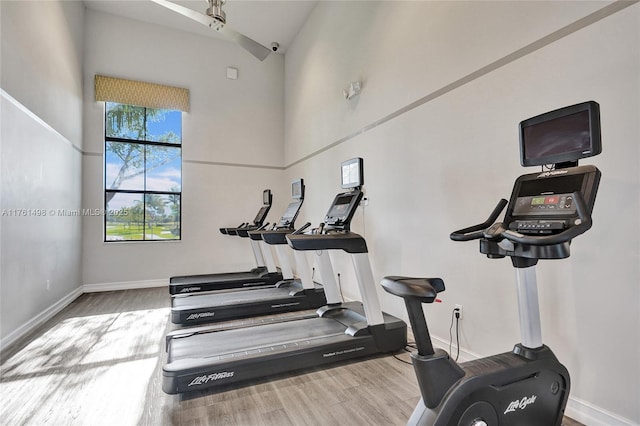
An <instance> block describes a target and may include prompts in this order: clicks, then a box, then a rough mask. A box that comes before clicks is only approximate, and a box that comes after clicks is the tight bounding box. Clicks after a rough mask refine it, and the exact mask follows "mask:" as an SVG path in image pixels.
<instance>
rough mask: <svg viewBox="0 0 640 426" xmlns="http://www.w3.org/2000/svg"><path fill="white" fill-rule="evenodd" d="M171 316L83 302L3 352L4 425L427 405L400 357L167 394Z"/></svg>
mask: <svg viewBox="0 0 640 426" xmlns="http://www.w3.org/2000/svg"><path fill="white" fill-rule="evenodd" d="M168 316H169V295H168V292H167V290H166V288H154V289H144V290H126V291H118V292H107V293H89V294H84V295H82V296H81V297H80V298H78V299H77V300H76V301H74V302H73V303H72V304H71V305H69V306H68V307H67V308H66V309H64V310H63V311H62V312H60V313H59V314H58V315H56V316H55V317H54V318H53V319H52V320H50V321H49V322H48V323H47V324H45V325H44V326H42V327H40V328H39V329H38V330H36V331H35V332H34V333H32V334H31V335H30V336H27V337H25V338H24V339H22V340H21V341H20V342H18V343H16V344H15V345H13V346H12V347H10V348H9V349H8V350H6V351H5V352H3V353H2V354H1V358H0V398H1V401H2V403H1V404H0V423H2V424H3V425H91V426H94V425H110V426H111V425H118V426H123V425H274V426H275V425H277V426H284V425H331V424H340V425H404V424H405V423H406V421H407V419H408V418H409V416H410V415H411V412H412V411H413V407H414V406H415V405H416V403H417V402H418V400H419V390H418V386H417V383H416V379H415V377H414V375H413V367H412V366H411V365H409V364H405V363H403V362H401V361H399V360H398V359H396V358H394V357H393V356H380V357H377V358H373V359H368V360H365V361H360V362H350V363H347V364H340V365H336V366H333V367H330V368H325V369H312V370H305V371H304V372H302V373H299V374H289V375H281V376H278V377H275V378H271V379H269V380H261V381H256V382H253V383H251V385H247V386H243V387H233V388H228V389H222V390H219V391H217V392H215V393H203V392H197V393H193V394H189V395H182V396H177V395H167V394H165V393H163V392H162V389H161V376H162V365H163V363H164V362H165V350H164V345H163V343H164V335H165V334H166V333H167V332H168V331H170V330H172V329H173V328H174V326H173V325H172V324H171V323H170V321H169V319H168ZM398 358H400V359H402V360H404V361H407V362H409V359H410V358H409V356H408V354H406V353H403V354H400V355H398ZM563 424H564V425H566V426H575V425H580V423H578V422H575V421H573V420H570V419H565V421H564V423H563Z"/></svg>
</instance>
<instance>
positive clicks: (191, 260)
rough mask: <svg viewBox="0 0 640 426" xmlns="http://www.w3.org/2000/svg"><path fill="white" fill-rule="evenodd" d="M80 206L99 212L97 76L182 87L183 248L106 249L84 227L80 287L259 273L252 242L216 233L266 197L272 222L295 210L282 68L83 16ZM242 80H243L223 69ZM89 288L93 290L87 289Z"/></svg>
mask: <svg viewBox="0 0 640 426" xmlns="http://www.w3.org/2000/svg"><path fill="white" fill-rule="evenodd" d="M86 35H87V36H86V49H85V52H86V55H85V73H84V79H85V86H84V93H85V98H84V101H85V105H84V112H85V116H84V117H85V135H86V144H85V155H84V157H83V182H84V187H83V196H84V198H83V206H84V207H85V208H103V188H104V184H103V174H102V173H103V172H102V171H103V157H102V153H103V150H104V139H103V127H104V112H103V108H104V107H103V104H102V103H97V102H95V101H94V88H93V79H94V75H95V74H103V75H108V76H114V77H122V78H127V79H133V80H142V81H148V82H153V83H159V84H168V85H175V86H178V87H186V88H188V89H189V90H190V93H191V111H190V112H189V113H185V114H183V151H182V155H183V193H182V203H183V204H182V241H180V242H151V243H104V242H103V235H102V232H103V231H102V229H103V225H102V218H101V217H85V218H84V224H83V245H84V250H83V275H82V276H83V283H84V284H85V285H87V286H93V287H94V288H105V286H98V285H104V284H106V285H107V286H106V287H109V285H111V284H113V283H122V282H131V281H147V280H163V281H166V280H167V279H168V277H170V276H172V275H177V274H195V273H209V272H222V271H229V270H242V269H247V268H250V267H252V266H255V265H254V263H253V256H252V255H251V249H250V245H249V243H248V241H247V240H245V239H239V238H231V237H228V236H223V235H222V234H220V233H219V232H218V228H219V227H220V226H235V225H238V224H240V223H241V222H245V221H251V220H253V218H254V216H255V214H256V212H257V210H258V208H259V207H260V205H261V203H262V190H263V189H265V188H271V189H272V191H273V192H274V207H273V209H272V212H271V213H270V215H269V218H268V220H270V221H272V222H273V221H274V220H277V218H278V217H279V215H280V214H281V213H282V211H283V209H284V207H285V206H286V205H287V203H288V201H289V192H288V188H287V185H286V184H285V183H284V173H283V172H282V166H283V137H284V136H283V126H282V123H283V120H284V118H283V117H284V116H283V114H284V87H283V75H284V60H283V57H282V56H281V55H271V56H270V57H269V58H267V59H266V60H265V61H264V62H260V61H258V60H256V59H255V58H254V57H253V56H251V55H250V54H248V53H247V52H245V51H244V50H243V49H241V48H240V47H238V46H237V45H235V44H232V43H228V42H224V41H221V40H218V39H213V38H209V37H202V36H197V35H193V34H188V33H185V32H181V31H177V30H173V29H168V28H164V27H160V26H157V25H152V24H147V23H143V22H138V21H133V20H130V19H126V18H121V17H116V16H113V15H109V14H106V13H102V12H96V11H93V10H87V18H86ZM228 66H233V67H236V68H238V70H239V78H238V80H229V79H227V78H226V68H227V67H228ZM89 288H90V287H89Z"/></svg>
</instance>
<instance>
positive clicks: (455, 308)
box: [453, 305, 462, 319]
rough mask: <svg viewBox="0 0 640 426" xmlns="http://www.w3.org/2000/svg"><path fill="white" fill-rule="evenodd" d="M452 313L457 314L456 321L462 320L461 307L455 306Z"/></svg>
mask: <svg viewBox="0 0 640 426" xmlns="http://www.w3.org/2000/svg"><path fill="white" fill-rule="evenodd" d="M453 312H454V313H456V312H457V313H458V319H462V305H455V306H454V308H453Z"/></svg>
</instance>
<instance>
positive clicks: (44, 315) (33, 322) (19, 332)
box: [0, 287, 82, 351]
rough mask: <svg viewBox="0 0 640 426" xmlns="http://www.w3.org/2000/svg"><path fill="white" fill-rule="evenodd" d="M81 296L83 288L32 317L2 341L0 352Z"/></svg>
mask: <svg viewBox="0 0 640 426" xmlns="http://www.w3.org/2000/svg"><path fill="white" fill-rule="evenodd" d="M81 295H82V287H78V288H76V289H75V290H73V291H72V292H71V293H69V294H67V295H66V296H64V297H63V298H62V299H60V300H58V301H57V302H56V303H54V304H53V305H51V306H50V307H48V308H47V309H45V310H44V311H42V312H41V313H39V314H38V315H36V316H34V317H32V318H31V319H30V320H29V321H27V322H26V323H24V324H22V325H21V326H20V327H18V328H17V329H15V330H13V331H12V332H11V333H9V334H8V335H7V336H6V337H5V338H3V339H1V340H0V351H3V350H4V349H6V348H8V347H9V346H10V345H12V344H13V343H15V342H16V341H17V340H18V339H20V338H21V337H23V336H25V335H27V334H28V333H30V332H31V331H33V330H34V329H35V328H36V327H38V326H40V325H41V324H43V323H44V322H45V321H48V320H50V319H51V318H53V316H54V315H55V314H57V313H58V312H60V311H61V310H63V309H64V308H66V307H67V306H68V305H69V304H70V303H71V302H73V301H74V300H76V299H77V298H78V297H80V296H81Z"/></svg>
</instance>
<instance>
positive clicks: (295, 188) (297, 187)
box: [291, 179, 304, 200]
mask: <svg viewBox="0 0 640 426" xmlns="http://www.w3.org/2000/svg"><path fill="white" fill-rule="evenodd" d="M291 198H293V199H295V200H300V199H302V198H304V181H303V180H302V179H296V180H294V181H293V182H291Z"/></svg>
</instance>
